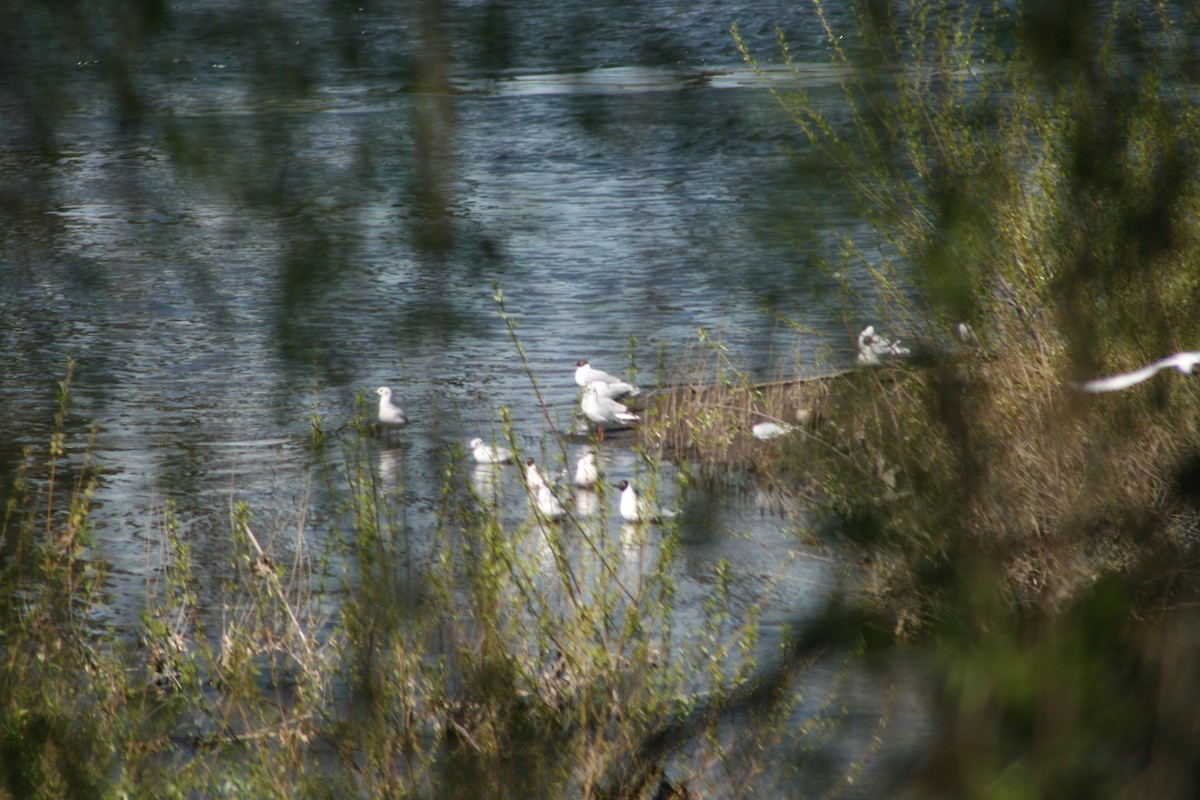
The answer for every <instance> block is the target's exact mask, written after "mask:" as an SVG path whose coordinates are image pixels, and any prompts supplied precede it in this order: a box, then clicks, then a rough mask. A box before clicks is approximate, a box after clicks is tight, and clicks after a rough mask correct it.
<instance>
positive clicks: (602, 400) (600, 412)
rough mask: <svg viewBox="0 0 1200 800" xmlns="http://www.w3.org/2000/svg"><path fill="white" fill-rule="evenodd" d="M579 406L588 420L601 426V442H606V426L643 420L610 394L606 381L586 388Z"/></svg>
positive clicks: (591, 384)
mask: <svg viewBox="0 0 1200 800" xmlns="http://www.w3.org/2000/svg"><path fill="white" fill-rule="evenodd" d="M579 406H580V408H582V409H583V413H584V415H585V416H586V417H587V418H588V419H590V420H591V421H592V422H594V423H596V424H597V425H599V426H600V441H604V427H605V426H606V425H622V424H624V423H627V422H637V421H638V420H639V419H641V418H640V417H639V416H638V415H637V414H634V413H633V412H632V411H630V410H629V409H628V408H626V407H625V406H623V405H621V404H620V403H618V402H617V401H616V400H614V399H613V398H612V396H611V395H610V394H608V384H607V383H605V382H604V381H597V382H595V383H590V384H588V385H587V386H586V387H584V389H583V397H582V399H580V401H579Z"/></svg>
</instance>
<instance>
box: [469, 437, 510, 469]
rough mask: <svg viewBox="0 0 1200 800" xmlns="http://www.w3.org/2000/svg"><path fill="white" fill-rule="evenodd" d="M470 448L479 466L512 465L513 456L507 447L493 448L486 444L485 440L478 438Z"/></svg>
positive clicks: (472, 441)
mask: <svg viewBox="0 0 1200 800" xmlns="http://www.w3.org/2000/svg"><path fill="white" fill-rule="evenodd" d="M468 446H469V447H470V448H471V455H472V456H473V457H474V458H475V463H477V464H511V463H512V460H513V454H512V451H511V450H509V449H508V448H507V447H492V446H491V445H490V444H485V443H484V441H483V439H480V438H479V437H478V436H476V437H475V438H474V439H472V440H471V441H470V444H469V445H468Z"/></svg>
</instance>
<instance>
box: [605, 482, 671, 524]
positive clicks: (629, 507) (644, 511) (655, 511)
mask: <svg viewBox="0 0 1200 800" xmlns="http://www.w3.org/2000/svg"><path fill="white" fill-rule="evenodd" d="M617 488H618V489H620V490H621V519H623V520H625V521H626V522H661V521H662V520H664V519H670V518H671V517H674V516H675V512H674V511H667V510H665V509H661V508H652V507H650V506H649V505H647V504H646V502H645V501H643V500H642V499H641V498H640V497H638V494H637V490H636V489H634V488H633V484H632V483H630V482H629V481H621V482H620V483H618V484H617Z"/></svg>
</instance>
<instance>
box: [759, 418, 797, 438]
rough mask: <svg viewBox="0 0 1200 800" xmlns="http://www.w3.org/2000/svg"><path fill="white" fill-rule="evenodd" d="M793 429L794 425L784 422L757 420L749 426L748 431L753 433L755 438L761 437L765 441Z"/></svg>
mask: <svg viewBox="0 0 1200 800" xmlns="http://www.w3.org/2000/svg"><path fill="white" fill-rule="evenodd" d="M794 430H796V427H795V426H794V425H788V424H787V423H784V422H759V423H757V424H755V425H753V426H752V427H751V428H750V433H752V434H754V438H755V439H762V440H763V441H764V442H765V441H767V440H769V439H778V438H779V437H780V436H783V435H785V434H788V433H791V432H792V431H794Z"/></svg>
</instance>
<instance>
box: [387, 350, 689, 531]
mask: <svg viewBox="0 0 1200 800" xmlns="http://www.w3.org/2000/svg"><path fill="white" fill-rule="evenodd" d="M575 383H576V384H578V385H579V386H580V387H581V388H582V390H583V393H582V396H581V398H580V403H579V405H580V409H581V410H582V411H583V414H584V416H586V417H587V418H588V419H589V420H591V421H592V422H593V423H595V424H596V425H597V426H598V430H599V438H600V441H604V429H605V427H606V426H609V427H614V426H624V425H627V424H629V423H631V422H637V421H639V420H640V417H638V415H637V414H634V413H633V412H632V411H630V410H629V407H628V406H626V405H625V404H624V403H622V402H620V400H621V398H623V397H633V396H635V395H637V394H639V393H640V390H639V389H638V388H637V387H636V386H634V385H633V384H632V383H629V382H627V381H623V380H621V379H620V378H617V377H616V376H613V375H610V374H609V373H607V372H604V371H603V370H598V369H596V368H594V367H592V366H591V365H590V364H589V363H588V362H587V361H586V360H581V361H578V362H576V364H575ZM375 393H376V394H378V395H379V415H378V421H379V425H380V427H381V428H383V429H385V430H394V429H397V428H402V427H404V426H405V425H407V424H408V415H407V414H405V413H404V409H402V408H400V407H399V406H397V405H396V404H395V402H394V401H393V399H392V390H391V389H390V388H388V387H387V386H380V387H379V388H378V389H376V390H375ZM468 447H470V449H471V457H472V458H473V459H474V460H475V463H476V464H479V465H494V466H498V465H503V464H511V463H513V460H514V456H513V452H512V451H511V450H509V449H508V448H507V447H502V446H499V445H491V444H488V443H487V442H485V441H484V440H483V439H481V438H479V437H478V436H477V437H475V438H474V439H472V440H471V441H470V442H469V443H468ZM599 480H600V469H599V465H598V464H597V461H596V454H595V453H594V452H592V451H590V450H589V451H587V452H585V453H584V454H583V455H581V456H580V457H579V460H578V461H576V463H575V474H574V476H573V483H574V486H575V488H576V489H578V490H579V491H581V492H592V491H593V490H594V489H595V488H596V484H597V483H598V482H599ZM525 486H526V488H528V490H529V493H530V496H531V497H532V499H533V501H534V503H535V505H536V507H537V510H538V513H540V514H541V515H542V516H543V517H545V518H547V519H549V520H552V521H558V520H561V519H562V518H563V517H564V516H566V509H564V508H563V505H562V502H561V501H560V500H559V499H558V495H556V494H555V489H554V486H552V485H551V484H550V483H549V482H547V481H546V479H545V478H544V477H542V473H541V471H540V470H539V469H538V467H537V464H536V463H535V462H534V460H533V459H532V458H530V459H527V460H526V461H525ZM617 488H618V489H620V490H621V502H620V513H621V518H622V519H624V520H625V521H626V522H657V521H661V520H663V519H666V518H669V517H672V516H674V512H672V511H669V510H666V509H658V508H654V507H653V506H651V505H649V504H648V503H646V502H645V501H644V500H643V499H642V498H639V497H638V494H637V490H636V489H634V488H633V484H632V483H630V482H629V481H627V480H623V481H621V482H620V483H619V484H617Z"/></svg>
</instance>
